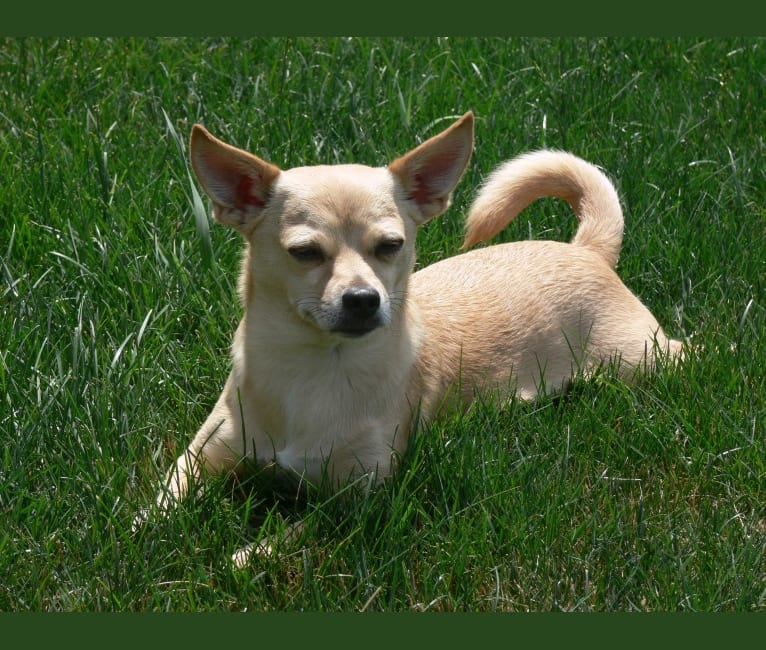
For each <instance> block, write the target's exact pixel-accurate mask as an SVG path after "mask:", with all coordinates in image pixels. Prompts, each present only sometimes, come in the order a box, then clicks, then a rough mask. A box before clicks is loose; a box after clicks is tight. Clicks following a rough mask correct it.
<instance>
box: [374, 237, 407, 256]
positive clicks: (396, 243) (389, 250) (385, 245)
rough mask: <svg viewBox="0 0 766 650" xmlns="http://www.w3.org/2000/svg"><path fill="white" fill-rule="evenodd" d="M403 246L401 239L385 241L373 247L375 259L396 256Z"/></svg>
mask: <svg viewBox="0 0 766 650" xmlns="http://www.w3.org/2000/svg"><path fill="white" fill-rule="evenodd" d="M402 246H404V240H403V239H385V240H383V241H381V242H378V244H377V246H375V257H381V258H386V257H391V256H393V255H396V254H397V253H398V252H399V251H400V250H402Z"/></svg>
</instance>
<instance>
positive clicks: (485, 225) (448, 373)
mask: <svg viewBox="0 0 766 650" xmlns="http://www.w3.org/2000/svg"><path fill="white" fill-rule="evenodd" d="M547 196H554V197H558V198H561V199H564V200H566V201H567V202H568V203H569V204H570V205H571V206H572V208H573V210H574V212H575V214H576V215H577V217H578V218H579V222H580V225H579V228H578V230H577V232H576V234H575V236H574V237H573V239H572V241H571V242H570V243H564V242H556V241H518V242H514V243H509V244H500V245H496V246H489V247H485V248H480V249H476V250H473V251H470V252H467V253H464V254H463V255H459V256H457V257H453V258H449V259H446V260H444V261H442V262H439V263H437V264H434V265H432V266H429V267H426V268H425V269H423V270H421V271H419V272H417V273H416V274H415V275H414V276H413V277H412V280H411V287H410V288H411V294H412V299H413V301H414V303H415V304H416V305H417V307H418V311H419V313H420V314H421V318H422V321H423V324H424V328H425V332H426V334H425V336H424V337H423V340H424V344H423V345H424V346H425V347H426V348H427V349H426V350H424V351H423V353H421V355H420V358H421V359H426V360H428V361H429V364H423V363H421V365H420V366H419V368H418V369H417V372H416V373H415V377H416V380H417V386H416V390H419V391H420V392H421V393H422V394H423V398H422V407H421V408H422V409H423V411H424V412H425V414H426V416H430V415H431V414H432V413H434V412H436V411H439V410H441V409H442V408H443V403H444V402H445V396H447V397H449V395H450V394H451V393H450V391H453V392H454V396H455V397H456V398H458V399H459V401H460V402H461V403H462V405H463V406H465V405H467V404H468V403H470V401H471V400H472V399H473V396H474V393H475V391H476V389H477V388H481V389H484V390H486V389H489V390H492V391H495V392H500V393H501V394H502V395H505V396H510V395H513V394H515V395H517V396H519V397H522V398H526V399H529V398H533V397H535V396H536V395H537V394H538V393H540V392H541V391H543V390H544V391H557V390H560V389H561V388H562V386H563V385H565V384H566V383H567V382H568V381H569V380H570V379H571V377H572V376H573V375H576V374H578V373H583V374H588V373H589V372H591V371H592V370H593V369H594V368H596V367H598V366H600V365H602V364H604V363H608V362H609V361H610V360H611V359H618V360H619V362H620V363H619V369H620V372H621V373H622V374H623V375H625V376H627V377H630V376H632V375H633V374H634V372H635V370H636V369H637V368H642V367H644V366H649V367H650V366H651V365H653V362H654V358H655V356H656V355H655V353H661V354H665V353H672V354H675V353H677V352H679V351H680V347H681V345H680V343H679V342H678V341H673V340H671V339H668V338H667V337H666V336H665V334H664V333H663V331H662V329H661V328H660V325H659V324H658V322H657V320H656V319H655V318H654V316H652V314H651V313H650V311H649V310H648V309H647V308H646V307H645V306H644V305H643V304H642V303H641V301H640V300H639V299H638V298H637V297H636V296H634V295H633V294H632V293H631V292H630V290H629V289H628V288H627V287H626V286H625V285H624V284H623V282H622V281H621V280H620V278H619V277H618V276H617V274H616V273H615V272H614V266H615V264H616V262H617V258H618V255H619V252H620V246H621V244H622V232H623V216H622V209H621V207H620V203H619V199H618V196H617V192H616V191H615V189H614V187H613V186H612V184H611V182H610V181H609V180H608V179H607V177H606V176H605V175H604V174H603V173H602V172H601V171H599V170H598V169H597V168H596V167H595V166H594V165H591V164H590V163H588V162H586V161H584V160H581V159H580V158H577V157H576V156H574V155H572V154H569V153H564V152H559V151H538V152H534V153H531V154H525V155H522V156H520V157H518V158H516V159H513V160H511V161H509V162H506V163H504V164H502V165H501V166H500V167H499V168H498V169H497V170H496V171H494V172H493V173H492V174H491V175H490V176H489V178H488V180H487V182H486V183H485V184H484V186H483V187H482V188H481V190H480V192H479V195H478V197H477V198H476V200H475V201H474V204H473V206H472V208H471V210H470V213H469V216H468V218H467V223H466V234H465V243H464V246H463V247H464V248H465V247H468V246H471V245H473V244H475V243H477V242H479V241H482V240H485V239H488V238H489V237H492V236H493V235H495V234H496V233H498V232H499V231H500V230H501V229H502V228H503V227H504V226H506V225H507V224H508V223H510V221H512V220H513V219H514V218H515V217H516V216H517V215H518V214H519V213H520V212H521V211H522V210H523V209H524V208H525V207H527V206H528V205H529V204H530V203H531V202H532V201H534V200H535V199H538V198H542V197H547ZM434 360H436V361H435V364H434V365H435V366H436V367H437V368H436V370H435V371H434V370H432V368H431V367H430V364H431V363H434ZM454 387H457V388H454ZM447 402H448V403H449V405H452V404H453V402H452V401H451V400H449V399H447Z"/></svg>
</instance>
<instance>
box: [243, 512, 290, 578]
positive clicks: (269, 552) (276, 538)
mask: <svg viewBox="0 0 766 650" xmlns="http://www.w3.org/2000/svg"><path fill="white" fill-rule="evenodd" d="M302 531H303V522H302V521H298V522H295V523H293V524H290V525H288V526H287V527H286V528H285V530H284V531H282V532H281V533H280V534H278V535H270V536H268V537H265V538H263V539H261V540H259V541H257V542H252V543H250V544H248V545H247V546H243V547H242V548H240V549H238V550H237V551H235V552H234V553H233V554H232V556H231V562H232V564H233V565H234V568H235V569H243V568H244V567H246V566H247V565H248V564H249V563H250V561H251V560H253V559H254V558H256V557H259V558H271V557H274V556H275V555H280V554H281V553H282V551H284V550H287V549H289V547H290V546H291V545H292V544H294V543H295V542H296V541H297V540H298V538H299V536H300V534H301V532H302Z"/></svg>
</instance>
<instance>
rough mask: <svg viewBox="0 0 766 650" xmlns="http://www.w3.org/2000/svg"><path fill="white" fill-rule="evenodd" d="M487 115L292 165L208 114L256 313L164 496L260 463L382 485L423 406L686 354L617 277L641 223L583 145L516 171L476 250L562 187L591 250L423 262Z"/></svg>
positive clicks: (556, 248)
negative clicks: (247, 145)
mask: <svg viewBox="0 0 766 650" xmlns="http://www.w3.org/2000/svg"><path fill="white" fill-rule="evenodd" d="M473 123H474V118H473V114H472V113H470V112H469V113H466V114H465V115H464V116H463V117H462V118H461V119H459V120H458V121H457V122H455V123H454V124H453V125H452V126H450V127H449V128H447V129H446V130H445V131H443V132H442V133H440V134H438V135H436V136H435V137H432V138H431V139H429V140H428V141H426V142H424V143H423V144H421V145H420V146H418V147H416V148H415V149H413V150H412V151H410V152H409V153H407V154H405V155H404V156H402V157H400V158H398V159H396V160H395V161H393V162H392V163H391V164H390V165H389V166H388V167H381V168H371V167H366V166H362V165H333V166H316V167H299V168H295V169H289V170H287V171H282V170H280V169H279V168H277V167H275V166H274V165H272V164H270V163H268V162H265V161H263V160H261V159H260V158H257V157H256V156H254V155H252V154H249V153H247V152H245V151H242V150H240V149H237V148H234V147H232V146H230V145H227V144H225V143H223V142H221V141H219V140H217V139H215V138H214V137H213V136H211V135H210V134H209V133H208V132H207V131H206V130H205V129H204V128H203V127H201V126H199V125H196V126H195V127H194V129H193V131H192V136H191V161H192V165H193V168H194V171H195V174H196V176H197V179H198V180H199V182H200V183H201V185H202V187H203V188H204V190H205V192H206V193H207V195H208V196H209V197H210V199H211V201H212V204H213V212H214V216H215V218H216V219H217V220H218V221H219V222H221V223H223V224H226V225H229V226H232V227H233V228H235V229H237V230H238V231H239V232H240V233H241V234H242V236H243V237H244V239H245V240H246V242H247V249H246V254H245V256H244V259H243V262H242V270H241V276H240V293H241V299H242V303H243V308H244V315H243V317H242V321H241V323H240V325H239V327H238V329H237V332H236V335H235V337H234V345H233V353H232V370H231V374H230V376H229V378H228V381H227V382H226V385H225V387H224V389H223V392H222V393H221V396H220V398H219V399H218V402H217V404H216V405H215V407H214V408H213V411H212V413H211V414H210V416H209V417H208V419H207V421H206V422H205V423H204V424H203V425H202V428H201V429H200V430H199V432H198V433H197V435H196V436H195V437H194V439H193V441H192V442H191V444H190V445H189V447H188V449H187V450H186V451H185V452H184V453H183V454H182V455H181V456H180V457H179V458H178V460H177V461H176V463H175V465H174V467H172V468H171V469H170V471H169V473H168V477H167V481H166V484H165V486H164V488H163V489H162V490H161V491H160V494H159V496H158V497H157V504H158V506H159V507H160V508H161V509H163V510H164V509H166V508H167V507H168V506H169V505H170V504H171V502H173V501H174V500H177V499H179V498H181V497H183V496H184V495H185V494H187V492H188V490H189V484H190V480H191V479H192V478H193V479H194V482H195V483H196V482H197V481H198V480H199V479H201V478H202V477H203V474H205V473H222V472H229V471H232V470H234V471H236V470H237V469H238V468H239V467H240V464H241V463H242V461H243V459H244V458H246V457H249V458H251V459H255V460H256V462H258V463H259V464H276V466H278V467H279V468H282V469H283V470H284V471H285V472H287V473H290V474H294V475H296V476H297V477H299V478H300V479H301V480H304V481H308V482H309V483H312V484H319V483H321V482H322V480H323V478H324V479H325V480H329V481H330V483H331V484H332V486H335V487H337V486H339V485H340V484H342V483H344V482H346V481H348V480H349V479H354V478H359V477H363V476H369V477H370V480H371V481H373V482H375V481H379V480H381V479H382V478H384V477H386V476H388V475H390V474H391V472H392V471H393V470H394V468H395V466H396V459H397V458H398V457H400V456H401V454H402V453H403V452H404V450H405V447H406V446H407V443H408V436H409V433H410V431H411V428H412V425H413V420H414V418H416V417H418V416H419V417H420V419H421V420H422V421H428V420H430V419H432V418H433V417H434V416H435V415H437V414H438V413H439V412H441V411H443V410H445V409H447V408H465V407H467V406H468V405H469V404H470V403H471V401H472V400H473V398H474V395H475V392H476V390H477V389H481V390H489V391H493V393H495V394H498V395H499V397H500V398H501V399H510V398H512V397H513V396H517V397H520V398H522V399H531V398H533V397H535V396H536V395H537V394H538V392H539V391H540V390H541V387H542V386H545V388H546V390H548V391H554V390H558V389H561V388H562V387H563V386H564V385H565V384H566V383H567V382H568V380H569V379H570V378H571V377H572V375H573V374H577V373H585V374H587V373H588V372H589V371H592V370H593V369H595V368H597V367H598V366H601V365H602V364H604V363H608V362H610V361H611V360H615V359H616V360H618V361H619V369H620V372H621V374H623V375H624V376H628V377H630V376H631V375H632V374H633V373H634V372H635V371H636V369H638V368H644V367H652V366H653V364H654V362H655V360H656V359H657V358H658V357H663V356H666V355H672V356H676V355H678V354H679V353H680V352H681V344H680V342H678V341H675V340H670V339H668V338H667V337H666V336H665V334H664V333H663V331H662V329H661V328H660V326H659V324H658V323H657V321H656V320H655V319H654V317H653V316H652V314H651V313H650V312H649V311H648V310H647V308H646V307H645V306H644V305H643V304H641V302H640V301H639V300H638V298H636V297H635V296H634V295H633V294H632V293H631V292H630V291H629V290H628V289H627V288H626V287H625V285H624V284H623V283H622V282H621V281H620V279H619V278H618V276H617V274H616V273H615V272H614V270H613V268H614V266H615V264H616V262H617V257H618V254H619V251H620V245H621V242H622V230H623V219H622V211H621V209H620V204H619V201H618V197H617V194H616V192H615V190H614V188H613V187H612V185H611V183H610V182H609V181H608V180H607V178H606V177H605V176H604V175H603V174H602V173H601V172H600V171H599V170H597V169H596V168H595V167H594V166H592V165H591V164H589V163H586V162H584V161H583V160H580V159H579V158H576V157H575V156H573V155H570V154H567V153H562V152H554V151H540V152H537V153H532V154H528V155H524V156H521V157H519V158H517V159H515V160H512V161H510V162H507V163H505V164H503V165H502V166H500V167H499V168H498V169H497V170H496V171H495V172H494V173H493V174H492V175H491V176H490V177H489V179H488V180H487V182H486V184H485V185H484V187H483V188H482V190H481V192H480V193H479V195H478V197H477V199H476V201H475V203H474V205H473V207H472V209H471V212H470V214H469V216H468V221H467V227H466V236H465V243H464V247H468V246H472V245H474V244H476V243H477V242H480V241H483V240H485V239H488V238H489V237H492V236H493V235H495V234H496V233H497V232H499V231H500V230H501V229H502V228H503V227H504V226H505V225H507V224H508V223H509V222H510V221H511V220H512V219H513V218H514V217H515V216H516V215H517V214H518V213H519V212H520V211H521V210H522V209H524V208H525V207H526V206H527V205H528V204H529V203H530V202H532V201H533V200H535V199H537V198H539V197H543V196H549V195H552V196H556V197H560V198H562V199H565V200H566V201H568V202H569V203H570V205H571V206H572V208H573V209H574V212H575V213H576V215H577V217H578V218H579V220H580V225H579V229H578V231H577V233H576V235H575V237H574V239H573V241H572V242H571V243H568V244H567V243H559V242H553V241H524V242H516V243H510V244H502V245H497V246H490V247H486V248H481V249H478V250H474V251H472V252H468V253H465V254H463V255H459V256H457V257H453V258H450V259H447V260H444V261H442V262H439V263H437V264H434V265H432V266H429V267H427V268H425V269H423V270H421V271H419V272H417V273H415V274H413V273H412V270H413V266H414V264H415V235H416V230H417V228H418V226H420V225H422V224H424V223H425V222H426V221H428V220H429V219H432V218H433V217H435V216H437V215H439V214H440V213H442V212H443V211H444V210H445V209H446V208H447V206H448V205H449V202H450V197H451V193H452V191H453V189H454V188H455V186H456V184H457V183H458V181H459V180H460V178H461V176H462V175H463V172H464V170H465V168H466V165H467V163H468V160H469V158H470V156H471V153H472V150H473ZM246 558H247V552H246V553H244V554H240V555H239V556H238V557H237V558H236V561H237V562H238V563H242V562H243V561H245V560H246Z"/></svg>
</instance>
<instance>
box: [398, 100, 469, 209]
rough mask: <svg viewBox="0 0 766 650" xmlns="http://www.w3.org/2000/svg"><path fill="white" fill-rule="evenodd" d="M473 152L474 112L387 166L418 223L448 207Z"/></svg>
mask: <svg viewBox="0 0 766 650" xmlns="http://www.w3.org/2000/svg"><path fill="white" fill-rule="evenodd" d="M472 152H473V113H472V112H470V111H469V112H468V113H466V114H465V115H463V117H461V118H460V119H459V120H458V121H457V122H455V123H454V124H453V125H452V126H450V127H449V128H448V129H446V130H444V131H442V132H441V133H439V134H438V135H435V136H433V137H432V138H430V139H428V140H426V141H425V142H424V143H422V144H421V145H419V146H418V147H416V148H415V149H413V150H412V151H410V152H409V153H406V154H404V155H403V156H401V157H400V158H397V159H396V160H394V161H393V162H392V163H391V164H390V165H389V166H388V169H389V170H390V171H391V172H392V173H393V174H394V175H395V176H396V177H397V178H398V179H399V180H400V181H401V183H402V187H403V188H404V191H405V195H406V198H407V200H408V201H409V202H410V204H411V205H412V207H413V211H412V216H413V218H414V219H415V221H416V222H417V223H418V224H422V223H425V222H426V221H428V220H429V219H431V218H433V217H435V216H437V215H439V214H441V213H442V212H444V211H445V210H446V209H447V207H448V206H449V203H450V199H451V197H452V190H454V189H455V186H456V185H457V184H458V181H459V180H460V178H461V177H462V176H463V172H464V171H465V168H466V165H468V161H469V159H470V158H471V153H472Z"/></svg>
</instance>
